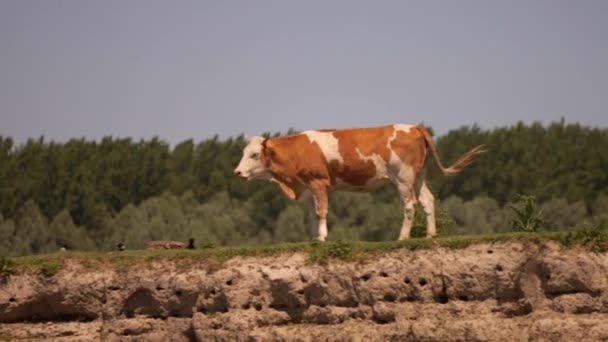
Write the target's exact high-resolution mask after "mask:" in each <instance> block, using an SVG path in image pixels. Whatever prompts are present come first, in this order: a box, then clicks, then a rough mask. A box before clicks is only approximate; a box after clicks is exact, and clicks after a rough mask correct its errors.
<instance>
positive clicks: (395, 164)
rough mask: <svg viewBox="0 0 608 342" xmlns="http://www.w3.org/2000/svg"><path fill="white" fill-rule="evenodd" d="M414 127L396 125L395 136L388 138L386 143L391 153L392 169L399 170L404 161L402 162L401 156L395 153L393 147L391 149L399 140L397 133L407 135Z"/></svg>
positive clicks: (394, 128)
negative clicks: (392, 144)
mask: <svg viewBox="0 0 608 342" xmlns="http://www.w3.org/2000/svg"><path fill="white" fill-rule="evenodd" d="M412 127H414V125H405V124H395V125H393V134H392V135H391V137H390V138H388V140H387V142H386V147H388V149H389V151H391V156H390V159H389V165H391V166H392V167H397V168H399V165H400V164H403V161H402V160H401V158H399V156H398V155H397V154H396V153H395V152H394V151H393V149H392V147H391V143H392V142H393V141H394V140H395V139H397V133H398V132H399V131H401V132H405V133H409V132H410V129H412Z"/></svg>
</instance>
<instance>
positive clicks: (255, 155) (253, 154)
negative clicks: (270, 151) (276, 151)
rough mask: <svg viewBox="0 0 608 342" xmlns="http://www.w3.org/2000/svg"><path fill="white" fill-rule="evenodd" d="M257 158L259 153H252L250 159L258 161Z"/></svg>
mask: <svg viewBox="0 0 608 342" xmlns="http://www.w3.org/2000/svg"><path fill="white" fill-rule="evenodd" d="M259 156H260V154H259V153H252V154H251V156H250V157H251V158H252V159H258V157H259Z"/></svg>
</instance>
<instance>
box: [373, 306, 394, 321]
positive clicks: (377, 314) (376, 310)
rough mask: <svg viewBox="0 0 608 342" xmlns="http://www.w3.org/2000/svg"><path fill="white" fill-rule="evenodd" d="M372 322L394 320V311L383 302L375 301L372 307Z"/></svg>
mask: <svg viewBox="0 0 608 342" xmlns="http://www.w3.org/2000/svg"><path fill="white" fill-rule="evenodd" d="M372 311H373V316H372V318H373V319H374V322H376V323H378V324H386V323H392V322H394V321H395V312H394V311H393V310H391V309H390V308H389V307H388V306H387V305H386V304H384V303H376V304H375V305H374V306H373V307H372Z"/></svg>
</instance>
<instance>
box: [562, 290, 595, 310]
mask: <svg viewBox="0 0 608 342" xmlns="http://www.w3.org/2000/svg"><path fill="white" fill-rule="evenodd" d="M552 304H553V305H552V309H553V310H555V311H558V312H565V313H571V314H585V313H591V312H594V311H597V310H598V309H599V308H598V307H597V306H596V300H595V298H593V297H591V296H590V295H588V294H587V293H575V294H567V295H562V296H559V297H557V298H555V299H553V303H552Z"/></svg>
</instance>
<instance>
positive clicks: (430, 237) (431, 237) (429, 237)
mask: <svg viewBox="0 0 608 342" xmlns="http://www.w3.org/2000/svg"><path fill="white" fill-rule="evenodd" d="M436 237H437V234H435V235H427V236H426V238H427V239H434V238H436Z"/></svg>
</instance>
